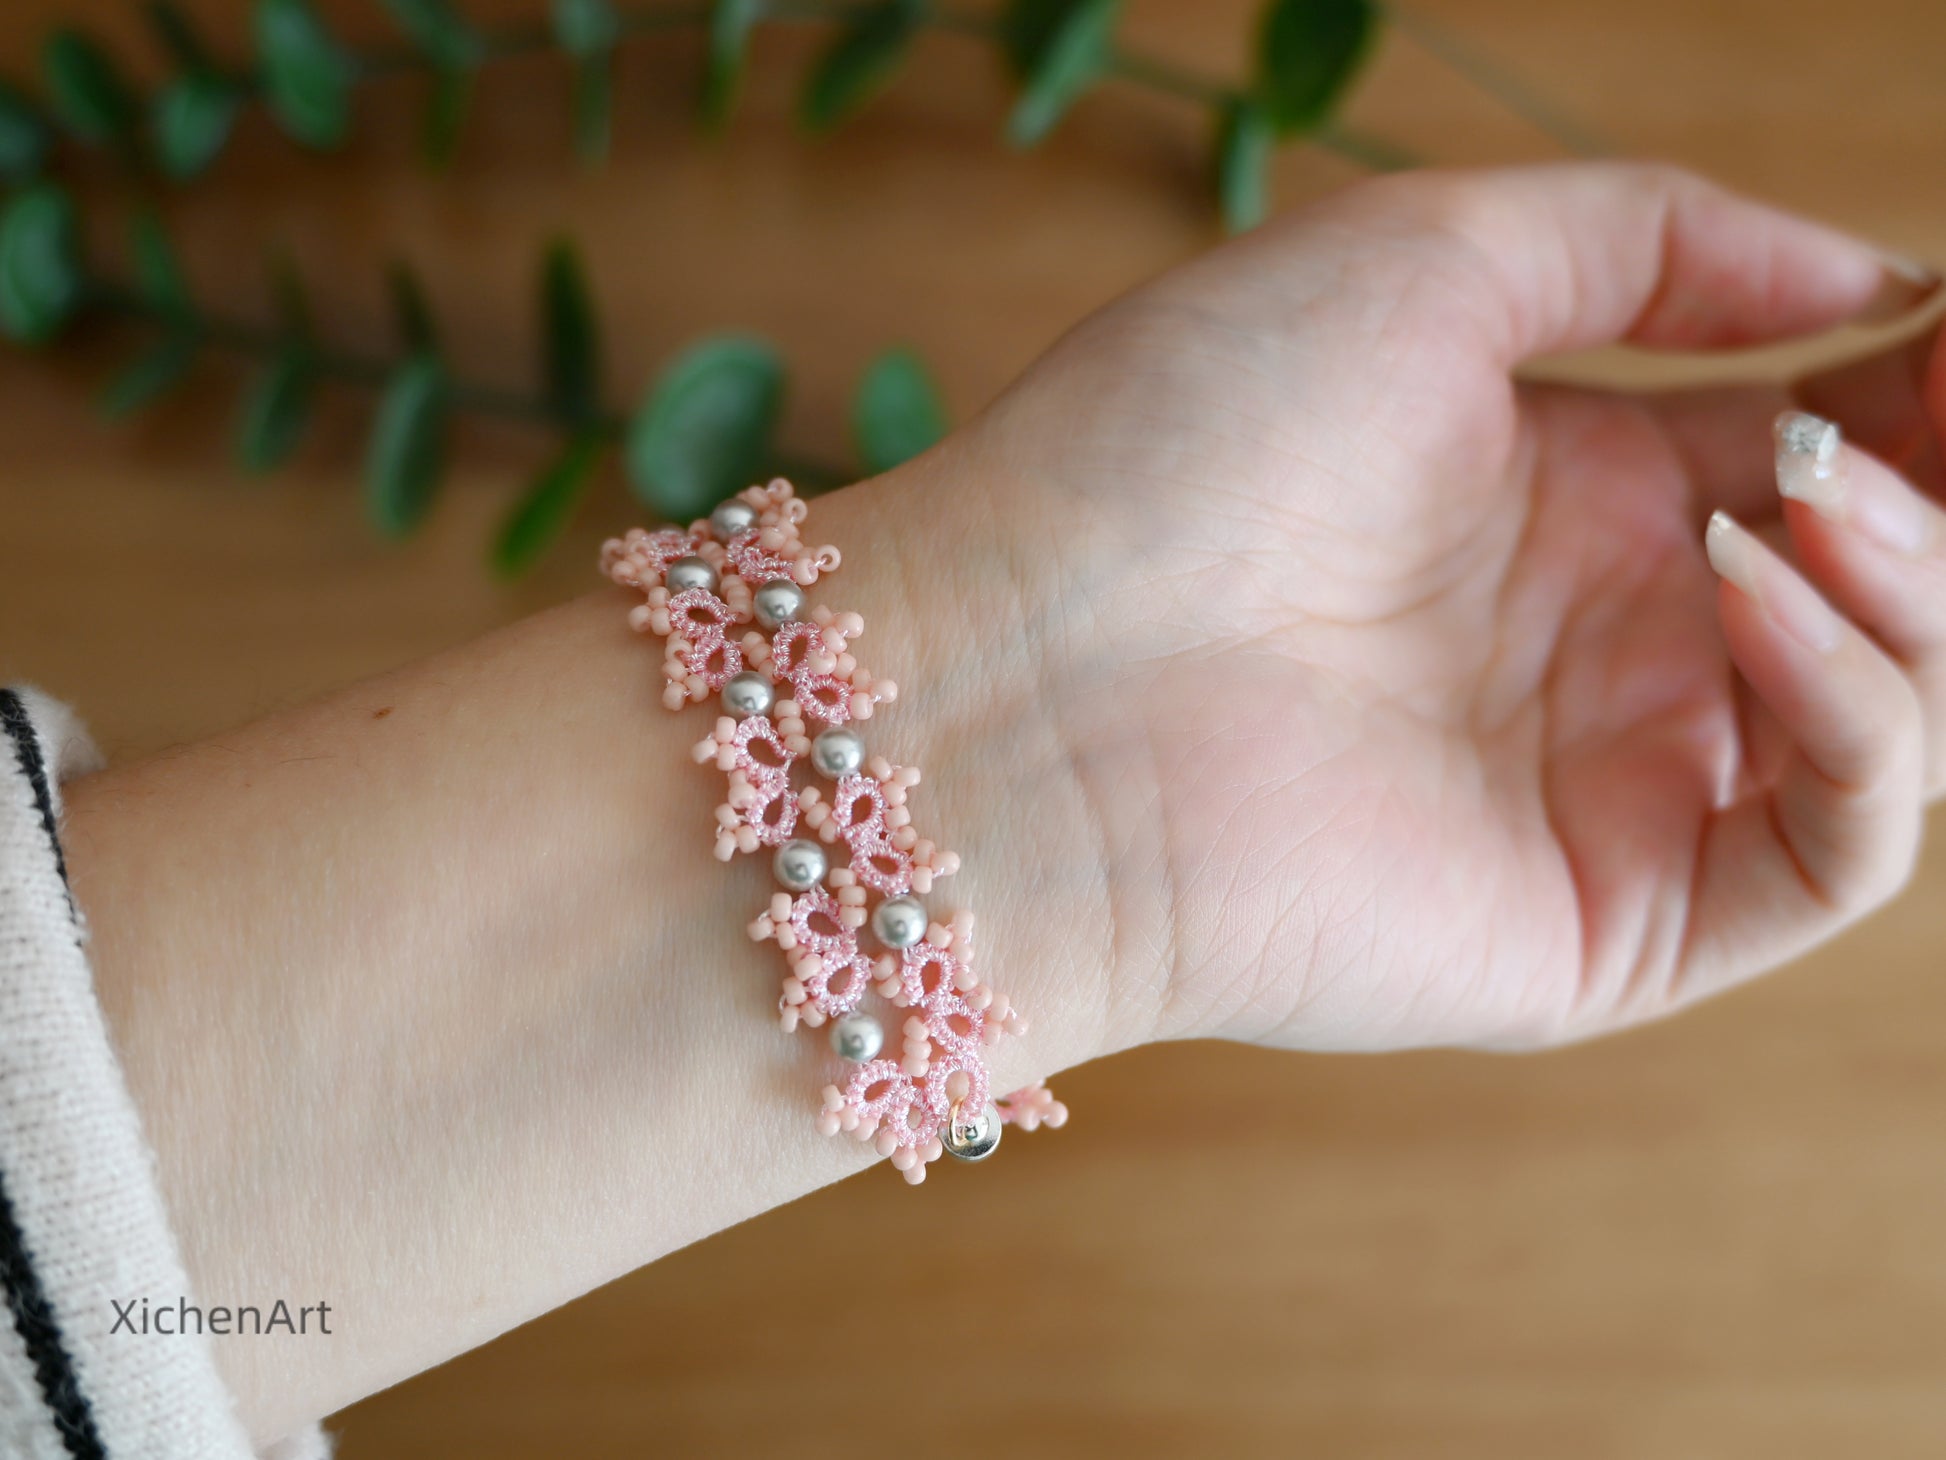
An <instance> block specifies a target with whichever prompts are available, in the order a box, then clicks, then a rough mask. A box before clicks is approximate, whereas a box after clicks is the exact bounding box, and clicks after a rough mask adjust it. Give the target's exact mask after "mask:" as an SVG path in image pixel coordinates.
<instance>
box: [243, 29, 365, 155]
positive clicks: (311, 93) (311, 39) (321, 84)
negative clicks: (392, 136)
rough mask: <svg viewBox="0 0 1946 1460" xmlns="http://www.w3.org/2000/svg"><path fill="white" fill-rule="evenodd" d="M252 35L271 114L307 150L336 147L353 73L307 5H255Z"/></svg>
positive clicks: (346, 124)
mask: <svg viewBox="0 0 1946 1460" xmlns="http://www.w3.org/2000/svg"><path fill="white" fill-rule="evenodd" d="M256 33H257V51H258V55H259V57H260V58H261V60H262V63H263V85H264V97H265V100H266V101H267V102H268V103H269V106H270V111H271V115H273V116H274V117H276V118H277V120H278V122H279V123H280V124H281V125H282V126H283V128H284V130H285V131H286V132H288V133H289V134H290V135H291V136H292V137H293V138H295V139H296V140H297V141H299V142H302V143H304V144H305V145H306V146H308V147H319V148H329V147H336V146H338V145H339V144H341V143H342V142H343V141H344V140H345V136H346V134H347V133H348V132H349V131H350V130H351V87H352V82H353V81H354V80H355V79H356V75H357V72H356V68H355V65H354V63H353V61H352V58H351V56H350V54H349V53H348V52H347V51H346V50H345V49H344V48H343V47H342V46H340V45H339V44H338V42H337V41H336V40H334V39H332V36H331V33H330V32H329V31H327V30H326V29H325V28H324V23H323V22H322V21H320V20H319V19H318V16H317V12H316V11H315V10H313V9H312V8H311V6H310V3H309V0H257V8H256Z"/></svg>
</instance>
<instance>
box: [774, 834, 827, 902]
mask: <svg viewBox="0 0 1946 1460" xmlns="http://www.w3.org/2000/svg"><path fill="white" fill-rule="evenodd" d="M770 865H771V868H772V870H773V871H775V872H776V873H777V880H778V881H779V882H781V883H783V884H784V886H786V887H788V888H790V890H791V891H792V892H809V891H810V890H811V889H812V888H813V887H816V886H817V885H818V884H819V883H820V882H822V881H824V870H825V858H824V848H823V847H821V846H819V845H818V844H817V843H816V842H807V841H805V840H804V839H803V838H802V837H797V838H794V839H792V840H791V841H787V842H785V843H784V844H783V845H782V846H781V847H779V848H778V849H777V855H776V857H775V858H774V859H773V860H772V862H771V864H770Z"/></svg>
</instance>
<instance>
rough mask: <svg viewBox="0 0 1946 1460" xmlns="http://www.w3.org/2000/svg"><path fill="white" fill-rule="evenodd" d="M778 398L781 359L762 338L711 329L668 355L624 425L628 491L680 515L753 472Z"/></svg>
mask: <svg viewBox="0 0 1946 1460" xmlns="http://www.w3.org/2000/svg"><path fill="white" fill-rule="evenodd" d="M783 404H784V362H783V360H782V359H781V358H780V357H779V356H778V354H777V350H776V347H775V346H773V345H772V344H771V343H770V342H769V341H767V340H761V339H756V338H754V337H751V336H747V335H717V336H714V337H712V338H710V339H706V340H703V341H701V342H699V343H697V344H695V345H692V346H691V347H690V348H689V349H687V350H685V351H683V353H682V354H681V355H679V356H677V357H676V359H675V360H674V361H672V362H671V363H670V364H669V366H668V368H667V369H665V370H664V371H663V373H662V377H661V378H660V379H659V380H658V381H657V382H656V384H655V387H654V389H653V390H651V391H650V392H649V395H648V398H647V399H646V400H645V401H644V402H643V403H642V407H641V409H640V410H639V411H637V412H636V415H635V419H634V420H633V421H632V422H631V423H630V425H629V432H628V472H629V479H630V481H631V482H632V483H633V484H634V487H635V494H636V496H637V497H638V498H640V499H641V500H642V501H643V502H645V503H647V504H648V505H649V506H651V507H653V508H655V509H656V510H657V511H658V512H660V513H661V514H662V515H663V516H664V517H667V518H669V519H670V520H672V521H676V522H687V521H688V520H689V519H691V518H692V517H700V516H701V515H702V514H704V513H705V512H708V511H709V510H710V508H712V507H714V506H715V505H716V504H717V503H718V502H720V501H722V500H723V499H724V498H725V497H727V496H729V495H730V494H731V493H732V492H736V491H738V490H740V489H742V488H743V487H747V486H748V485H750V483H751V482H752V481H753V480H755V479H756V477H757V476H758V475H759V474H760V473H761V471H762V469H763V465H764V462H765V461H766V460H767V459H768V458H769V456H770V445H771V437H772V434H773V433H774V432H775V431H776V429H777V417H778V415H779V413H780V411H781V410H782V408H783Z"/></svg>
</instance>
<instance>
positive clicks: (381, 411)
mask: <svg viewBox="0 0 1946 1460" xmlns="http://www.w3.org/2000/svg"><path fill="white" fill-rule="evenodd" d="M446 393H447V382H446V367H445V366H443V365H442V364H440V362H439V360H438V358H437V357H435V356H432V355H417V356H414V357H413V358H412V359H410V360H407V361H406V362H405V363H404V364H403V365H401V366H399V367H398V369H396V370H394V371H393V372H392V378H391V380H389V381H388V382H387V383H386V386H385V395H384V398H383V399H382V400H380V401H379V406H378V419H377V420H376V421H375V422H374V423H373V425H372V442H371V450H370V453H369V454H368V455H367V457H366V458H365V508H366V513H367V515H368V516H369V517H370V518H371V521H372V525H373V526H374V527H376V528H377V529H378V530H379V531H380V532H382V533H383V534H384V535H385V536H387V537H393V538H399V537H405V536H407V535H408V534H409V533H411V532H412V530H413V529H414V528H416V527H417V526H418V525H419V524H420V523H421V522H423V521H424V520H425V517H426V512H427V511H428V509H430V508H431V506H432V499H433V495H434V493H436V492H437V491H438V489H439V478H440V475H441V473H443V472H444V471H445V469H446V414H447V399H446Z"/></svg>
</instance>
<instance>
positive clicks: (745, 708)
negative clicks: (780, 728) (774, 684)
mask: <svg viewBox="0 0 1946 1460" xmlns="http://www.w3.org/2000/svg"><path fill="white" fill-rule="evenodd" d="M776 700H777V691H776V690H775V689H773V688H771V684H770V681H769V680H768V679H766V678H765V677H764V676H763V675H761V674H759V673H757V671H756V670H754V669H746V670H744V671H743V673H741V674H732V675H731V676H730V677H729V678H728V679H726V680H724V681H723V708H724V709H725V710H726V711H727V712H728V713H730V714H732V715H735V716H736V717H737V718H738V719H739V720H747V719H749V718H750V716H752V715H768V714H769V713H770V707H771V705H772V704H774V703H775V702H776Z"/></svg>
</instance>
